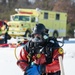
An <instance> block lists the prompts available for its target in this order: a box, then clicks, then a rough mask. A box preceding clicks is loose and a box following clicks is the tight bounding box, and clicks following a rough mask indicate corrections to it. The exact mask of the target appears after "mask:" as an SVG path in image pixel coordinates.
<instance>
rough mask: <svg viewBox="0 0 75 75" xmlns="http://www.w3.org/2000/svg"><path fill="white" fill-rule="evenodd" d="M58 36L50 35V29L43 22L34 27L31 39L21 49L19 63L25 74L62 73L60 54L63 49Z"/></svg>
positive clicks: (56, 74) (51, 74)
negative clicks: (57, 38)
mask: <svg viewBox="0 0 75 75" xmlns="http://www.w3.org/2000/svg"><path fill="white" fill-rule="evenodd" d="M59 48H60V46H59V44H58V42H57V40H56V38H53V37H49V35H48V29H46V28H45V26H44V25H43V24H41V23H39V24H36V26H35V27H34V28H33V32H32V36H31V40H30V41H28V42H27V43H26V44H25V46H24V47H23V49H22V50H21V51H20V54H19V57H18V61H17V65H18V66H19V67H20V68H21V69H22V70H23V71H24V75H46V74H47V75H60V73H61V71H60V66H59V61H58V56H62V57H63V51H60V50H59Z"/></svg>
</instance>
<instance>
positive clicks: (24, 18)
mask: <svg viewBox="0 0 75 75" xmlns="http://www.w3.org/2000/svg"><path fill="white" fill-rule="evenodd" d="M29 20H30V16H15V17H14V21H29Z"/></svg>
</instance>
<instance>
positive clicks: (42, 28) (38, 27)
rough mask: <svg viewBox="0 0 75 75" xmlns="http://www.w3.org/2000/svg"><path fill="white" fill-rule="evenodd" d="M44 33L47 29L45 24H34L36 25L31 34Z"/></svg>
mask: <svg viewBox="0 0 75 75" xmlns="http://www.w3.org/2000/svg"><path fill="white" fill-rule="evenodd" d="M45 33H48V29H46V28H45V26H44V25H43V24H41V23H39V24H36V26H35V27H34V28H33V31H32V35H34V34H42V35H43V34H45Z"/></svg>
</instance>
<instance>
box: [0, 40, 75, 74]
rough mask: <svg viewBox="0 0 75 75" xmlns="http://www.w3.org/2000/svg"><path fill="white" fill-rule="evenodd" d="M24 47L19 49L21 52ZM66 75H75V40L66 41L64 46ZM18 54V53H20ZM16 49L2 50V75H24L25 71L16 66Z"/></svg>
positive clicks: (0, 69) (0, 62)
mask: <svg viewBox="0 0 75 75" xmlns="http://www.w3.org/2000/svg"><path fill="white" fill-rule="evenodd" d="M21 48H22V47H19V48H18V49H17V51H18V52H19V51H20V49H21ZM63 49H64V52H65V55H64V59H63V65H64V71H65V75H75V40H72V41H71V40H69V42H68V41H65V44H64V46H63ZM18 52H17V53H18ZM16 61H17V60H16V58H15V56H14V48H8V47H7V48H0V75H23V71H22V70H21V69H20V68H19V67H18V66H17V65H16Z"/></svg>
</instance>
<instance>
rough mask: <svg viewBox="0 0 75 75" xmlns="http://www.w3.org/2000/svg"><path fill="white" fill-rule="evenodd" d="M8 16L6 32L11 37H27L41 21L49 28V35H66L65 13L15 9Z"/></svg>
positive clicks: (37, 9)
mask: <svg viewBox="0 0 75 75" xmlns="http://www.w3.org/2000/svg"><path fill="white" fill-rule="evenodd" d="M15 11H16V13H15V14H13V15H11V16H10V21H9V22H8V23H7V24H8V26H9V31H8V34H9V35H10V36H11V37H28V35H30V34H31V32H32V29H33V27H34V26H35V25H36V24H37V23H42V24H44V25H45V26H46V28H48V29H49V35H50V36H54V37H66V32H67V29H66V28H67V13H65V12H55V11H48V10H41V9H39V8H36V9H22V8H19V9H15Z"/></svg>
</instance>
